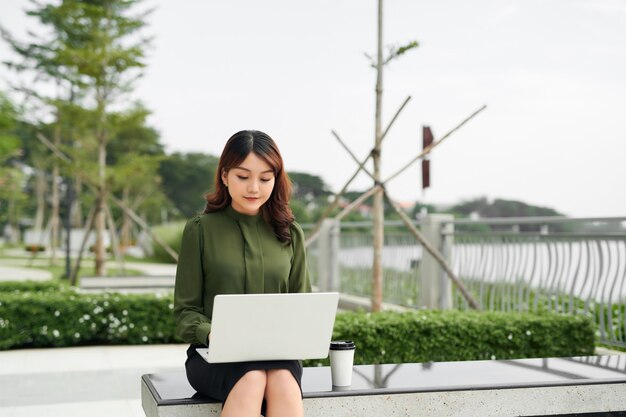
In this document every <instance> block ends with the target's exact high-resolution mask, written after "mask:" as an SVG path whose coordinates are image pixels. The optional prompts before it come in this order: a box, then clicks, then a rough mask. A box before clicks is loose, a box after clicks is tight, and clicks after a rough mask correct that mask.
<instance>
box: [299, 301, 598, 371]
mask: <svg viewBox="0 0 626 417" xmlns="http://www.w3.org/2000/svg"><path fill="white" fill-rule="evenodd" d="M333 339H336V340H342V339H349V340H353V341H354V342H355V344H356V346H357V350H356V352H355V358H354V361H355V364H376V363H404V362H431V361H459V360H480V359H516V358H539V357H559V356H561V357H562V356H577V355H592V354H593V352H594V349H595V346H594V327H593V324H592V322H591V321H590V320H589V319H587V318H585V317H583V316H567V315H556V314H549V313H545V314H531V313H501V312H475V311H470V312H467V311H432V310H421V311H415V312H409V313H397V312H381V313H358V312H357V313H354V312H349V313H343V314H339V315H338V316H337V319H336V321H335V328H334V331H333ZM327 363H328V362H327V360H325V361H306V365H307V366H311V365H315V364H327Z"/></svg>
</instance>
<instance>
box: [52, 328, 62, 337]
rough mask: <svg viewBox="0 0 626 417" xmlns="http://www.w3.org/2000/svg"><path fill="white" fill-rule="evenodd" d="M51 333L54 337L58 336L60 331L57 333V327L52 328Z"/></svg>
mask: <svg viewBox="0 0 626 417" xmlns="http://www.w3.org/2000/svg"><path fill="white" fill-rule="evenodd" d="M52 335H53V336H54V337H59V336H60V335H61V333H59V331H58V330H57V329H54V330H53V331H52Z"/></svg>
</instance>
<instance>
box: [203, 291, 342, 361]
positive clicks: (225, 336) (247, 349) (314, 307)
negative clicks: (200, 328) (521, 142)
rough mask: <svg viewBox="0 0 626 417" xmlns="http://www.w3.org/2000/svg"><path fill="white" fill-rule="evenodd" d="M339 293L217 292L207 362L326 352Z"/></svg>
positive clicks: (312, 355) (319, 355)
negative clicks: (225, 293) (226, 293)
mask: <svg viewBox="0 0 626 417" xmlns="http://www.w3.org/2000/svg"><path fill="white" fill-rule="evenodd" d="M338 302H339V293H336V292H330V293H294V294H228V295H216V296H215V300H214V304H213V320H212V324H211V337H210V341H209V347H208V348H198V349H197V351H198V353H200V355H201V356H202V357H203V358H204V360H206V361H207V362H209V363H223V362H246V361H269V360H287V359H299V360H302V359H322V358H325V357H327V356H328V349H329V346H330V340H331V338H332V334H333V326H334V323H335V314H336V313H337V305H338Z"/></svg>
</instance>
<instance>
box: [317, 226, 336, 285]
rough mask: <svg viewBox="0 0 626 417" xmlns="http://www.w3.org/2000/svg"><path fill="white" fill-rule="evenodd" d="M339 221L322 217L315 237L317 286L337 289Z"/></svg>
mask: <svg viewBox="0 0 626 417" xmlns="http://www.w3.org/2000/svg"><path fill="white" fill-rule="evenodd" d="M339 233H340V225H339V221H337V220H335V219H324V220H323V222H322V226H321V227H320V236H319V238H318V239H317V245H318V246H317V250H318V258H317V261H318V268H317V270H318V274H319V277H318V288H319V290H320V291H323V292H325V291H339Z"/></svg>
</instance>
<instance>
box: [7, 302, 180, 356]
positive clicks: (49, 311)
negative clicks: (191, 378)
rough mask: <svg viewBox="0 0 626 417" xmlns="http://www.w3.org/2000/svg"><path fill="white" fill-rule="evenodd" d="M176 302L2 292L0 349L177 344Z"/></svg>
mask: <svg viewBox="0 0 626 417" xmlns="http://www.w3.org/2000/svg"><path fill="white" fill-rule="evenodd" d="M173 308H174V305H173V301H172V296H171V295H169V296H159V295H152V294H150V295H144V294H142V295H135V294H129V295H122V294H116V293H107V294H79V293H76V292H75V291H73V290H65V291H58V292H42V293H35V292H9V293H7V292H0V349H11V348H18V347H50V346H76V345H93V344H103V345H104V344H148V343H171V342H174V341H175V339H174V317H173V315H172V310H173Z"/></svg>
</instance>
